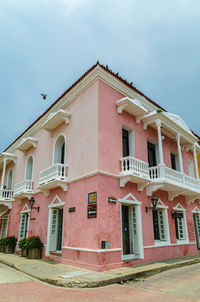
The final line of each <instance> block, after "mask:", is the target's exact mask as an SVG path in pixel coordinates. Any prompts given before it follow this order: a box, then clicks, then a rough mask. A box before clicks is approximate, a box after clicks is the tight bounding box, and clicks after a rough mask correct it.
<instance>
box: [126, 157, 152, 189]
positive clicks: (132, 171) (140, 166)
mask: <svg viewBox="0 0 200 302" xmlns="http://www.w3.org/2000/svg"><path fill="white" fill-rule="evenodd" d="M120 161H121V173H120V187H125V185H126V183H127V182H133V183H137V184H138V189H139V190H140V187H141V186H143V185H144V184H145V183H148V182H150V177H149V164H148V163H146V162H144V161H142V160H140V159H137V158H135V157H132V156H127V157H123V158H121V160H120Z"/></svg>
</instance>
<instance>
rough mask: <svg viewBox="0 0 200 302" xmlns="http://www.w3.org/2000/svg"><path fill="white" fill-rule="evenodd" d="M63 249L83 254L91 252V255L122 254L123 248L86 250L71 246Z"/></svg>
mask: <svg viewBox="0 0 200 302" xmlns="http://www.w3.org/2000/svg"><path fill="white" fill-rule="evenodd" d="M62 248H63V249H66V250H74V251H83V252H91V253H108V252H120V251H121V248H114V249H100V250H95V249H86V248H80V247H71V246H63V247H62Z"/></svg>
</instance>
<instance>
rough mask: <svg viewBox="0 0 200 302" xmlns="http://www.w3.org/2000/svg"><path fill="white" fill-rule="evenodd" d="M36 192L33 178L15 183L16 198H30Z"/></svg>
mask: <svg viewBox="0 0 200 302" xmlns="http://www.w3.org/2000/svg"><path fill="white" fill-rule="evenodd" d="M32 194H34V191H33V180H23V181H21V182H19V183H18V184H16V185H15V189H14V195H13V197H14V198H15V199H22V198H29V197H30V195H32Z"/></svg>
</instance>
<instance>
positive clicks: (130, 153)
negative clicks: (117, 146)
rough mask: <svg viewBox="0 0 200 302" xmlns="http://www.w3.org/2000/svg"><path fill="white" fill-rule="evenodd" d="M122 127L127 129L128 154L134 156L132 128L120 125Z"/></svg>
mask: <svg viewBox="0 0 200 302" xmlns="http://www.w3.org/2000/svg"><path fill="white" fill-rule="evenodd" d="M122 129H124V130H126V131H128V141H129V156H131V157H135V133H134V129H132V128H129V127H127V126H125V125H123V126H122Z"/></svg>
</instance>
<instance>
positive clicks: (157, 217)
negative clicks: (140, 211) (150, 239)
mask: <svg viewBox="0 0 200 302" xmlns="http://www.w3.org/2000/svg"><path fill="white" fill-rule="evenodd" d="M153 229H154V239H155V240H166V234H165V222H164V210H153Z"/></svg>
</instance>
